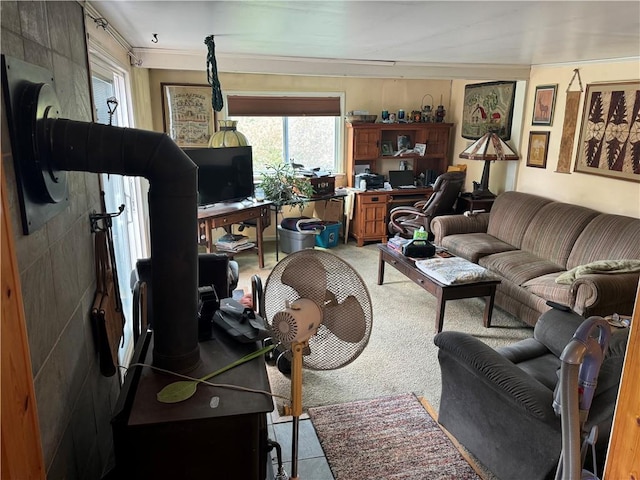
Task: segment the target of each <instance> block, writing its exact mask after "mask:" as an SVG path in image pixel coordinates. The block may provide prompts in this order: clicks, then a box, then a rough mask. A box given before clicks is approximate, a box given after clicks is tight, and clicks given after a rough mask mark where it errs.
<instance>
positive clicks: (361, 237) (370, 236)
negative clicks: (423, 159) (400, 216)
mask: <svg viewBox="0 0 640 480" xmlns="http://www.w3.org/2000/svg"><path fill="white" fill-rule="evenodd" d="M431 193H433V190H432V189H430V188H418V189H411V190H370V191H366V192H361V191H358V192H356V195H355V199H354V202H355V203H354V205H353V220H352V221H351V223H350V224H349V233H350V234H351V236H352V237H354V238H355V239H356V242H357V245H358V246H359V247H362V246H363V245H364V243H365V242H386V241H387V221H388V213H389V210H390V209H391V208H393V207H396V206H398V205H403V204H404V205H411V204H413V203H414V202H417V201H418V200H424V199H425V198H429V196H430V195H431Z"/></svg>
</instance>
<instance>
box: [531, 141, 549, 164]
mask: <svg viewBox="0 0 640 480" xmlns="http://www.w3.org/2000/svg"><path fill="white" fill-rule="evenodd" d="M548 149H549V132H529V150H528V152H527V167H537V168H547V150H548Z"/></svg>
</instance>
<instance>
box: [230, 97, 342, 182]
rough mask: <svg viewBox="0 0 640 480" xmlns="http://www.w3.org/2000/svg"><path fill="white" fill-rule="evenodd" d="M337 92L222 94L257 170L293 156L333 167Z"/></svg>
mask: <svg viewBox="0 0 640 480" xmlns="http://www.w3.org/2000/svg"><path fill="white" fill-rule="evenodd" d="M341 101H342V98H341V96H336V95H335V94H333V95H332V96H316V97H309V96H292V95H289V96H284V97H283V96H281V95H278V96H275V95H271V96H242V95H228V96H227V102H226V105H227V111H228V116H227V118H228V119H229V120H235V121H237V122H238V124H237V128H238V131H240V132H242V133H243V134H244V135H245V136H246V137H247V139H248V140H249V144H250V145H251V146H252V148H253V169H254V172H255V173H256V174H258V173H260V172H263V171H265V170H266V167H267V166H268V165H272V164H276V163H282V162H285V163H286V162H294V163H298V164H301V165H304V166H305V167H306V168H320V169H322V170H326V171H329V172H332V173H335V172H341V171H342V170H343V167H342V161H341V155H340V151H341V143H342V142H341V135H340V132H341V126H342V122H341V116H340V104H341Z"/></svg>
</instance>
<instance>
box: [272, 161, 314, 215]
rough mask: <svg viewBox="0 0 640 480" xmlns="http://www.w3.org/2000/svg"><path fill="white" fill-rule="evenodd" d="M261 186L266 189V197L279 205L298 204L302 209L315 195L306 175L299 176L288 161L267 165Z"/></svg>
mask: <svg viewBox="0 0 640 480" xmlns="http://www.w3.org/2000/svg"><path fill="white" fill-rule="evenodd" d="M260 186H261V187H262V190H264V195H265V198H266V199H267V200H270V201H272V202H273V203H275V204H276V205H277V206H278V207H281V206H282V205H289V206H296V207H298V208H299V209H300V210H301V211H302V209H303V208H304V205H305V203H306V202H307V201H308V199H309V198H311V196H312V195H313V186H312V185H311V182H309V180H307V179H306V178H305V177H301V176H297V175H296V173H295V170H294V169H293V167H292V166H291V165H290V164H288V163H280V164H277V165H267V171H266V172H264V173H263V174H262V179H261V183H260Z"/></svg>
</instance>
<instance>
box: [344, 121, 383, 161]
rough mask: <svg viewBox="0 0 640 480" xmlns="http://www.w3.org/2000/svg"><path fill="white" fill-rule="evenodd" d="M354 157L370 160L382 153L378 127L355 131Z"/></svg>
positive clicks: (352, 143)
mask: <svg viewBox="0 0 640 480" xmlns="http://www.w3.org/2000/svg"><path fill="white" fill-rule="evenodd" d="M350 145H352V146H353V154H352V157H353V159H354V160H369V159H371V158H377V157H378V156H379V155H380V148H381V146H380V130H379V129H377V128H359V129H357V130H355V131H354V132H353V142H350Z"/></svg>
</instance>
